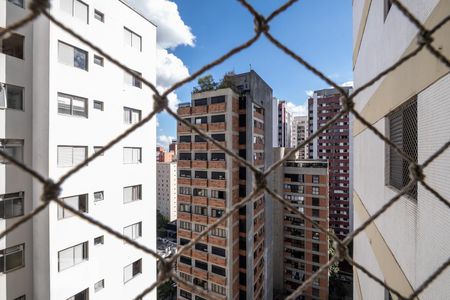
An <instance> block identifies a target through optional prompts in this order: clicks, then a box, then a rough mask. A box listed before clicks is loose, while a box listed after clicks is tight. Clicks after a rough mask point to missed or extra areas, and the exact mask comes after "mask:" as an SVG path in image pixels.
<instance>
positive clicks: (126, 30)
mask: <svg viewBox="0 0 450 300" xmlns="http://www.w3.org/2000/svg"><path fill="white" fill-rule="evenodd" d="M123 29H124V30H125V32H128V33H130V37H131V40H130V43H129V44H128V43H126V41H125V39H124V42H125V45H126V46H130V48H132V49H134V47H133V35H134V36H136V37H138V38H139V52H142V36H141V35H139V34H137V33H136V32H134V31H133V30H131V29H129V28H128V27H126V26H124V27H123ZM124 38H125V36H124Z"/></svg>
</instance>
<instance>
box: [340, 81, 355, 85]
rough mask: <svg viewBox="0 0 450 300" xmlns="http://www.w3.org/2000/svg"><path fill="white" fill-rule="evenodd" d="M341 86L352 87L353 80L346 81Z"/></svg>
mask: <svg viewBox="0 0 450 300" xmlns="http://www.w3.org/2000/svg"><path fill="white" fill-rule="evenodd" d="M341 86H351V87H353V80H350V81H346V82H344V83H343V84H341Z"/></svg>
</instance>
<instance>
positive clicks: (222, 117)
mask: <svg viewBox="0 0 450 300" xmlns="http://www.w3.org/2000/svg"><path fill="white" fill-rule="evenodd" d="M223 122H225V115H216V116H211V123H223Z"/></svg>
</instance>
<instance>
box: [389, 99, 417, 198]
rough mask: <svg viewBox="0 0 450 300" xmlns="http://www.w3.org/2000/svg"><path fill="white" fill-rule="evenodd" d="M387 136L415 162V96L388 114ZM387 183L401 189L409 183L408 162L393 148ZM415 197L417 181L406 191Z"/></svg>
mask: <svg viewBox="0 0 450 300" xmlns="http://www.w3.org/2000/svg"><path fill="white" fill-rule="evenodd" d="M388 120H389V138H390V140H391V141H392V143H394V144H395V145H397V146H398V147H399V148H400V149H402V150H403V151H404V152H405V153H406V154H407V155H409V156H410V157H411V158H412V159H413V160H414V161H415V162H416V163H417V97H413V98H412V99H411V100H409V101H407V102H406V103H405V104H403V105H401V106H400V107H399V108H397V109H396V110H394V111H393V112H392V113H391V114H389V115H388ZM388 152H389V157H388V159H389V165H388V170H389V177H388V184H389V185H391V186H392V187H394V188H396V189H399V190H401V189H402V188H404V187H405V186H406V185H407V184H408V183H409V180H410V178H409V163H408V161H406V160H404V159H403V158H402V157H401V156H400V154H398V153H397V152H396V151H395V150H394V149H392V148H391V149H389V151H388ZM407 194H408V195H409V196H410V197H412V198H414V199H417V183H416V184H415V185H414V186H413V187H412V188H411V189H410V190H409V191H408V192H407Z"/></svg>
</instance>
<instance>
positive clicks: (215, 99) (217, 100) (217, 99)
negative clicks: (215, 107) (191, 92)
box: [211, 96, 225, 104]
mask: <svg viewBox="0 0 450 300" xmlns="http://www.w3.org/2000/svg"><path fill="white" fill-rule="evenodd" d="M223 102H225V96H215V97H211V104H216V103H223Z"/></svg>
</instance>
